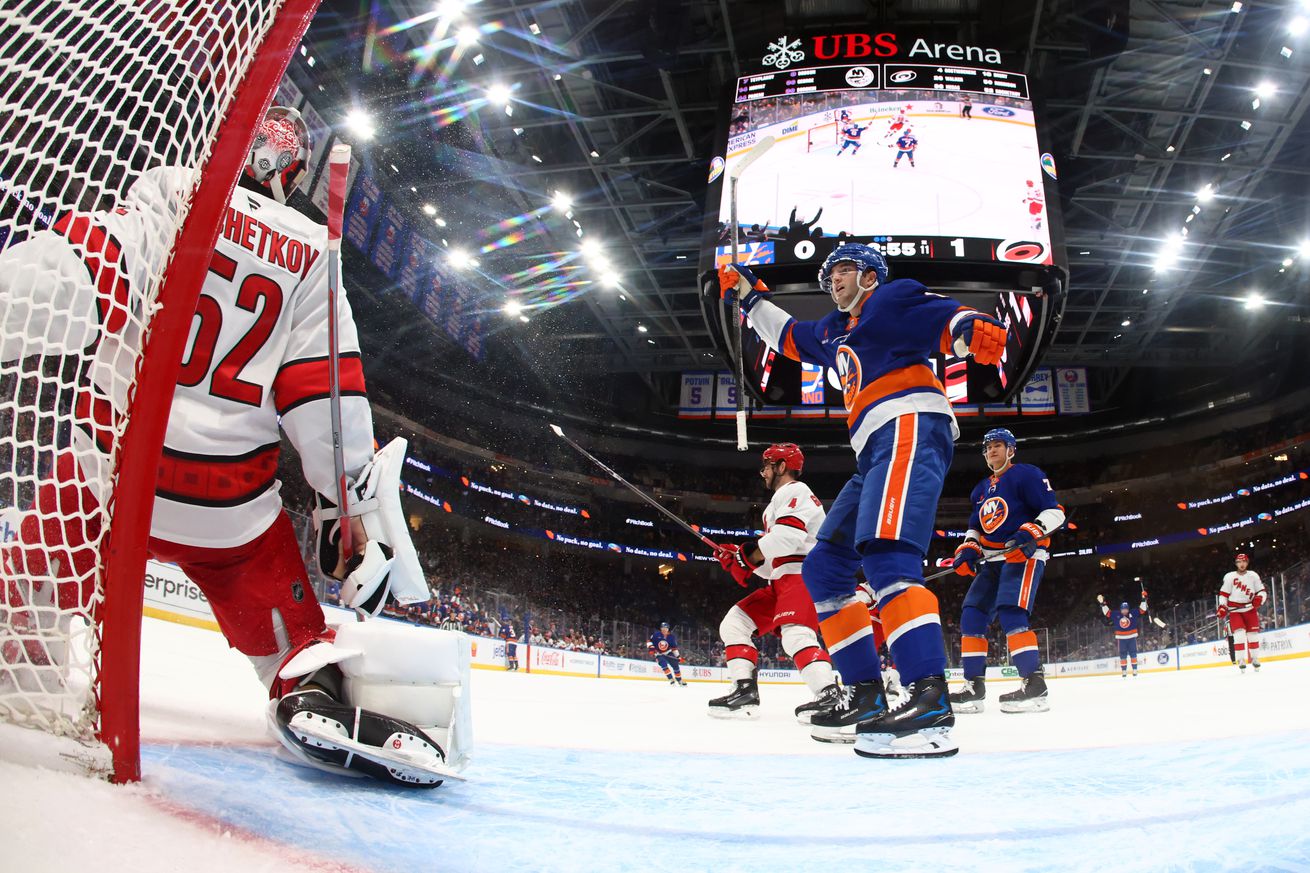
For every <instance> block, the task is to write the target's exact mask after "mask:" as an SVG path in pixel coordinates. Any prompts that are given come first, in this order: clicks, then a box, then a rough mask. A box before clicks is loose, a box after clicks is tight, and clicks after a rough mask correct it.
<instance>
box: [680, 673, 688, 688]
mask: <svg viewBox="0 0 1310 873" xmlns="http://www.w3.org/2000/svg"><path fill="white" fill-rule="evenodd" d="M678 684H679V685H681V686H682V687H683V688H686V687H687V680H686V679H683V678H682V677H681V676H679V677H678Z"/></svg>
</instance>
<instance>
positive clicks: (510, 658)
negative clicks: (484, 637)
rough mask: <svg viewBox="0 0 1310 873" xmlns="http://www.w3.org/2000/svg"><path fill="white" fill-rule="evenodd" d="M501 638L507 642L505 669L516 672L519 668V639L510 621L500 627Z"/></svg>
mask: <svg viewBox="0 0 1310 873" xmlns="http://www.w3.org/2000/svg"><path fill="white" fill-rule="evenodd" d="M500 638H501V639H502V640H504V641H505V669H506V670H508V671H510V672H511V673H513V672H516V671H517V670H518V668H519V637H518V634H516V633H514V624H513V623H512V622H510V621H509V620H508V619H506V620H505V623H504V624H502V625H501V626H500Z"/></svg>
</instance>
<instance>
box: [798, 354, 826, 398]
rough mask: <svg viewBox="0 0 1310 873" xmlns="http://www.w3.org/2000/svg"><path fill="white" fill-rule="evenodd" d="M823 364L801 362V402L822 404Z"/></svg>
mask: <svg viewBox="0 0 1310 873" xmlns="http://www.w3.org/2000/svg"><path fill="white" fill-rule="evenodd" d="M824 384H825V383H824V378H823V366H822V365H820V364H811V363H809V362H808V361H802V362H801V403H803V404H804V405H806V406H822V405H823V402H824Z"/></svg>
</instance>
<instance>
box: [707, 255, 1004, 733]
mask: <svg viewBox="0 0 1310 873" xmlns="http://www.w3.org/2000/svg"><path fill="white" fill-rule="evenodd" d="M819 285H820V287H821V288H823V290H824V291H826V292H828V293H829V294H831V295H832V298H833V302H834V303H836V305H837V309H836V311H834V312H832V313H830V314H829V315H827V316H825V317H824V318H822V319H821V320H819V321H810V322H802V321H797V320H796V319H794V318H792V317H791V316H789V315H788V314H787V313H786V312H785V311H784V310H782V309H780V308H779V307H777V306H775V305H774V304H772V303H770V302H768V300H767V299H766V296H767V295H768V293H769V289H768V287H767V286H766V285H765V284H764V283H763V282H761V281H760V280H759V279H757V278H756V277H755V276H754V275H753V274H752V273H751V271H750V270H749V269H748V268H746V267H744V266H741V265H739V264H731V265H727V266H724V267H720V268H719V287H720V290H721V293H723V294H725V295H726V294H730V293H737V294H740V295H741V306H742V309H743V311H744V312H746V313H747V317H748V319H749V323H750V326H751V327H752V328H753V329H754V330H755V332H756V333H757V334H759V336H760V337H761V339H763V340H764V341H765V342H766V343H767V344H768V345H769V347H770V348H772V349H774V350H775V351H777V352H779V353H781V354H784V355H786V356H787V357H789V358H792V359H794V360H802V361H807V362H810V363H814V364H820V365H822V366H824V367H829V368H831V369H833V370H834V371H835V372H836V373H837V374H838V376H839V378H840V380H841V385H842V390H843V393H844V395H845V405H846V409H847V411H848V413H849V415H848V417H847V424H848V426H849V430H850V438H851V447H852V449H853V450H854V452H855V458H856V471H857V472H856V473H855V475H853V476H852V477H851V479H850V481H849V482H847V484H846V486H845V487H844V488H842V490H841V493H840V494H839V495H838V496H837V499H836V500H835V501H834V502H833V505H832V508H831V510H830V511H829V513H828V516H827V518H826V519H825V520H824V523H823V526H822V527H821V528H820V529H819V534H818V538H817V540H818V541H817V543H816V544H815V546H814V548H813V550H811V552H810V553H809V555H807V556H806V558H805V562H804V565H803V567H802V575H803V577H804V580H805V587H806V588H807V589H808V590H809V592H810V596H811V597H812V598H813V599H814V605H815V609H816V611H817V612H818V615H819V628H820V630H821V631H822V633H823V639H824V642H825V643H826V644H827V648H828V652H829V654H830V655H831V656H832V660H833V666H834V667H835V668H836V670H837V672H838V673H840V674H841V676H842V680H843V682H844V684H845V687H844V688H843V689H842V695H841V699H840V701H839V703H838V705H836V706H834V707H833V708H832V709H829V710H825V711H823V712H819V713H816V714H815V715H814V717H813V718H812V720H811V724H812V725H813V726H814V727H813V731H812V736H814V738H815V739H817V740H820V741H823V742H842V741H849V739H850V738H851V737H852V736H854V737H855V743H856V752H857V753H859V754H861V755H865V756H868V757H877V758H894V757H911V756H913V757H939V756H945V755H953V754H955V753H956V752H957V751H958V750H959V749H958V746H957V745H956V744H955V742H954V740H952V739H951V738H950V735H949V734H950V728H951V726H952V725H953V724H954V716H953V715H952V713H951V708H950V703H949V701H948V699H947V688H946V677H945V671H946V648H945V645H944V644H943V641H942V630H941V619H940V617H939V616H938V613H937V598H936V597H935V596H934V595H933V593H932V592H931V591H929V590H928V589H927V588H926V587H924V584H923V559H924V554H925V552H926V551H927V548H928V544H929V541H930V539H931V537H932V528H933V516H934V514H935V512H936V509H937V500H938V498H939V497H940V496H941V489H942V481H943V479H944V477H945V475H946V470H947V468H948V467H949V466H950V463H951V456H952V453H953V449H954V447H953V442H954V440H955V438H956V437H957V436H958V435H959V431H958V428H957V427H956V424H955V416H954V415H953V414H952V412H951V406H950V402H949V401H948V400H947V399H946V393H945V391H944V390H943V389H942V386H941V383H940V382H938V381H937V378H936V377H935V376H934V375H933V371H932V367H931V366H930V363H929V355H930V354H931V353H932V352H934V351H938V350H951V349H954V350H955V352H956V353H957V354H959V355H966V354H972V355H973V356H974V357H975V359H976V360H977V361H978V362H979V363H982V364H995V363H997V362H999V361H1000V359H1001V355H1002V353H1003V352H1004V350H1005V341H1006V328H1005V326H1004V325H1003V324H1001V323H1000V322H999V321H997V320H996V319H994V318H992V317H991V316H989V315H985V314H983V313H981V312H978V311H977V310H974V309H970V308H968V307H965V306H961V305H959V304H958V303H957V302H956V301H954V300H952V299H950V298H949V297H945V296H943V295H940V294H935V293H933V292H931V291H929V290H928V289H927V288H926V287H924V286H923V285H922V284H920V283H918V282H915V281H914V280H912V279H898V280H896V281H892V282H889V281H888V280H887V262H886V260H884V258H883V256H882V254H881V253H879V252H878V251H877V250H875V249H873V248H870V247H869V246H866V245H860V244H858V243H848V244H845V245H841V246H838V247H837V248H836V249H834V250H833V252H832V254H830V255H829V256H828V257H827V259H826V260H824V262H823V266H822V268H821V269H820V270H819ZM861 564H863V567H864V573H865V576H866V578H867V581H868V583H869V585H870V587H871V588H872V589H873V590H874V592H875V593H876V595H877V604H878V609H879V614H880V616H881V618H882V624H883V629H884V631H885V632H886V634H887V644H888V647H889V649H890V650H891V655H892V660H893V661H895V663H896V666H897V668H898V669H899V670H900V674H901V680H902V681H903V682H904V683H905V685H906V691H907V693H906V696H905V697H904V698H903V699H902V701H901V702H900V703H899V704H898V705H897V707H896V708H895V709H889V708H888V706H887V699H886V694H885V691H884V688H883V684H882V680H881V676H880V674H879V664H878V652H877V649H876V648H875V646H874V641H873V631H872V628H871V626H870V623H869V612H868V609H867V608H866V606H865V604H863V603H861V602H860V600H859V598H858V597H857V596H856V593H855V589H856V575H855V574H856V569H857V568H858V567H860V566H861Z"/></svg>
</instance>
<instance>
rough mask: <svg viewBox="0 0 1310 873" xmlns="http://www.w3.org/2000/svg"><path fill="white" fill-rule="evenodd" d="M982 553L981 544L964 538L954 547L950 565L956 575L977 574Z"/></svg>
mask: <svg viewBox="0 0 1310 873" xmlns="http://www.w3.org/2000/svg"><path fill="white" fill-rule="evenodd" d="M982 553H983V552H982V546H980V545H978V543H976V542H975V541H973V540H965V541H964V542H962V543H960V544H959V545H958V546H956V547H955V560H953V561H951V566H952V567H954V568H955V572H956V574H957V575H960V576H977V575H978V562H979V561H980V560H982Z"/></svg>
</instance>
